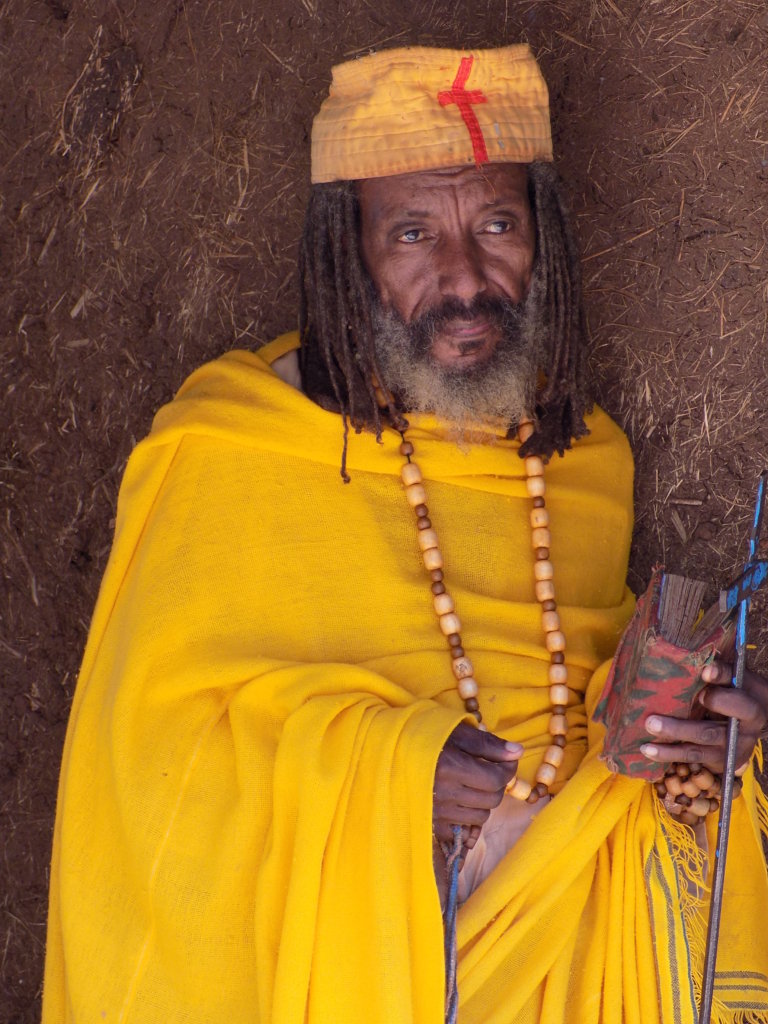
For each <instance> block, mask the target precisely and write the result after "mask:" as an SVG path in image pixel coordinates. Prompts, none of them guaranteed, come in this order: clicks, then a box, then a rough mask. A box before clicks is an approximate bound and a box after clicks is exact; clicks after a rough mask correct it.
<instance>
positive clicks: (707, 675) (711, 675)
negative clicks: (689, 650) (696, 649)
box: [701, 665, 717, 683]
mask: <svg viewBox="0 0 768 1024" xmlns="http://www.w3.org/2000/svg"><path fill="white" fill-rule="evenodd" d="M701 678H702V679H703V680H704V682H705V683H711V682H712V681H713V680H714V679H717V667H716V666H715V665H705V666H704V668H703V669H702V670H701Z"/></svg>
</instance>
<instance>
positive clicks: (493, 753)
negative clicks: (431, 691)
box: [432, 722, 523, 849]
mask: <svg viewBox="0 0 768 1024" xmlns="http://www.w3.org/2000/svg"><path fill="white" fill-rule="evenodd" d="M522 753H523V748H522V747H521V745H520V744H519V743H508V742H506V740H503V739H501V738H500V737H498V736H494V735H493V734H492V733H490V732H482V731H481V730H480V729H476V728H475V727H474V726H472V725H469V723H467V722H461V723H459V725H457V726H456V728H455V729H454V730H453V732H452V733H451V735H450V736H449V737H448V739H447V741H446V744H445V746H444V747H443V749H442V751H441V753H440V757H439V758H438V759H437V768H436V769H435V784H434V790H433V796H434V800H433V804H432V831H433V833H434V836H435V838H436V839H437V840H439V841H440V842H442V843H452V842H453V826H454V825H461V826H462V840H463V843H464V846H465V847H467V848H469V849H471V848H472V847H473V846H474V845H475V843H476V842H477V838H478V836H479V835H480V829H481V828H482V826H483V825H484V824H485V822H486V820H487V819H488V815H489V814H490V813H491V811H492V809H493V808H494V807H497V806H498V805H499V804H500V803H501V798H502V797H503V796H504V789H505V787H506V786H507V785H508V783H509V782H511V781H512V779H513V778H514V777H515V773H516V772H517V762H518V760H519V758H520V757H521V755H522Z"/></svg>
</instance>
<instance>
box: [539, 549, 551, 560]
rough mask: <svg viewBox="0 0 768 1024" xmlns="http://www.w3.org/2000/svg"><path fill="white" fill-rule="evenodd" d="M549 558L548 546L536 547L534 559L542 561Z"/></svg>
mask: <svg viewBox="0 0 768 1024" xmlns="http://www.w3.org/2000/svg"><path fill="white" fill-rule="evenodd" d="M548 558H549V548H536V560H537V561H538V562H544V561H546V559H548Z"/></svg>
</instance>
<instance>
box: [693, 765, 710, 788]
mask: <svg viewBox="0 0 768 1024" xmlns="http://www.w3.org/2000/svg"><path fill="white" fill-rule="evenodd" d="M693 781H694V782H695V783H696V785H697V786H698V787H699V789H700V790H702V792H706V791H707V790H708V789H711V788H712V786H713V785H714V782H715V776H714V775H713V774H712V772H711V771H709V769H708V768H702V769H701V770H700V771H698V772H694V774H693Z"/></svg>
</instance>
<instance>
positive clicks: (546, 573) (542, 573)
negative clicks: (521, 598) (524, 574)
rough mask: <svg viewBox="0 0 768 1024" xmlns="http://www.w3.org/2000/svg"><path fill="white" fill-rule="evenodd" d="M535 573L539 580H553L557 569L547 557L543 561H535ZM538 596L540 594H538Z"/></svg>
mask: <svg viewBox="0 0 768 1024" xmlns="http://www.w3.org/2000/svg"><path fill="white" fill-rule="evenodd" d="M533 575H534V577H535V578H536V579H537V580H551V579H554V576H555V569H554V566H553V565H552V563H551V562H550V561H549V559H548V558H545V559H544V560H543V561H541V562H534V563H533ZM537 596H538V595H537Z"/></svg>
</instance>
